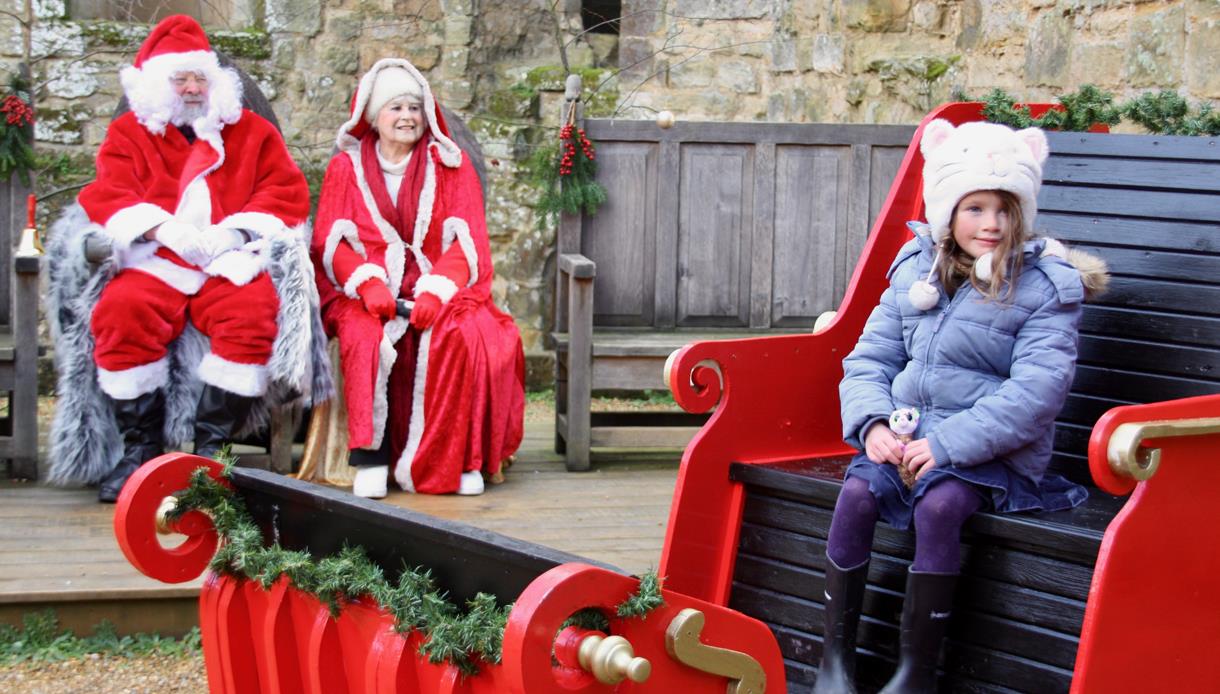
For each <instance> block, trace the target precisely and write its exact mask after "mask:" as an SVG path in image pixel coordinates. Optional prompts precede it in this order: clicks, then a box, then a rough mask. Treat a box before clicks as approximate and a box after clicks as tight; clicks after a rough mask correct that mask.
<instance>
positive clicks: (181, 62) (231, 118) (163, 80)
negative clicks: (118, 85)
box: [119, 51, 242, 137]
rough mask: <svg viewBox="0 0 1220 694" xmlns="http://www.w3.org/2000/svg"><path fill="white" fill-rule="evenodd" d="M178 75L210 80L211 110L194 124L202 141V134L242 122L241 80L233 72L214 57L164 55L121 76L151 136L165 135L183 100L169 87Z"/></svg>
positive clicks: (209, 53) (125, 70)
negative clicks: (177, 107) (177, 106)
mask: <svg viewBox="0 0 1220 694" xmlns="http://www.w3.org/2000/svg"><path fill="white" fill-rule="evenodd" d="M178 72H197V73H202V74H203V75H204V76H206V77H207V78H208V92H207V99H208V110H207V113H206V114H205V115H204V116H203V117H201V118H199V119H196V121H195V123H194V124H192V125H193V126H194V128H195V132H196V134H199V135H200V136H201V137H202V136H203V135H202V133H201V132H200V131H201V130H205V131H208V132H212V131H215V132H219V131H220V129H221V128H222V127H223V126H224V124H232V123H236V122H237V121H238V119H240V118H241V110H242V107H241V94H242V86H241V78H239V77H238V76H237V72H236V71H235V70H233V69H232V68H223V67H221V66H220V61H219V60H218V59H217V58H216V54H215V53H213V52H212V51H187V52H184V53H163V54H161V55H158V56H154V57H152V58H149V59H148V60H145V61H144V64H143V65H142V66H141V67H139V68H137V67H135V66H132V65H129V66H127V67H125V68H123V70H122V72H120V73H119V81H120V82H122V85H123V93H124V94H126V95H127V103H128V105H129V106H130V107H131V111H132V113H134V114H135V116H136V120H138V121H139V122H140V124H141V125H143V126H144V127H145V128H147V129H148V131H149V132H151V133H153V134H155V135H164V134H165V126H166V125H168V124H169V122H170V119H171V118H172V117H173V113H174V108H175V106H176V105H177V103H178V100H179V98H180V97H179V96H178V95H177V94H176V93H175V92H174V89H173V87H172V85H171V84H170V78H171V77H173V76H174V74H175V73H178ZM200 126H202V128H201V127H200Z"/></svg>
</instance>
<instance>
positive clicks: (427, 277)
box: [312, 142, 525, 493]
mask: <svg viewBox="0 0 1220 694" xmlns="http://www.w3.org/2000/svg"><path fill="white" fill-rule="evenodd" d="M421 150H422V151H421ZM411 156H412V157H419V156H427V157H428V159H427V161H426V162H425V164H424V172H423V173H422V174H420V175H424V176H425V180H423V181H413V180H408V179H409V178H410V173H409V172H410V168H409V169H408V176H407V177H406V178H404V180H403V182H402V187H403V189H406V190H411V189H412V185H413V183H414V184H415V185H416V186H417V187H418V188H420V189H421V193H420V197H419V206H418V211H417V214H416V219H415V220H408V221H407V222H403V223H401V228H396V227H394V226H393V225H392V224H390V223H389V222H387V221H386V220H385V218H384V217H382V215H381V214H380V213H379V211H378V210H377V209H376V203H377V201H376V198H375V195H385V193H384V187H382V188H381V189H380V190H378V189H377V187H376V186H374V187H373V188H372V189H371V188H370V186H369V185H368V184H367V182H366V181H365V180H364V176H363V171H362V170H361V166H360V164H359V163H358V162H359V160H360V150H359V147H358V146H355V147H352V148H350V150H349V151H343V152H340V153H339V154H337V155H336V156H335V157H334V158H333V159H331V161H330V165H329V167H328V169H327V172H326V177H325V180H324V181H323V184H322V194H321V199H320V201H319V205H318V212H317V216H316V218H315V225H314V240H313V247H312V251H313V255H314V261H315V263H314V264H315V270H316V275H317V283H318V291H319V295H320V298H321V301H322V314H323V320H324V323H325V326H326V329H327V331H328V333H329V334H331V335H332V336H337V337H338V339H339V346H340V354H341V365H342V371H343V378H344V395H345V396H346V400H347V403H346V404H347V412H348V432H349V445H350V446H351V448H353V449H354V448H377V447H378V446H379V445H380V443H381V441H382V437H383V436H386V435H388V436H389V437H390V454H391V461H393V464H394V468H395V469H394V477H395V479H396V480H397V481H398V482H399V484H400V485H402V486H403V487H404V488H406V489H408V490H412V491H417V492H424V493H447V492H453V491H456V490H457V488H458V481H459V476H460V474H461V473H462V472H464V471H471V470H481V471H483V472H486V473H488V474H491V473H495V472H497V471H498V470H499V469H500V463H501V461H503V460H504V459H505V458H507V457H508V456H510V455H511V454H512V453H514V452H515V451H516V450H517V447H518V446H519V445H520V443H521V436H522V421H523V414H524V405H525V401H524V363H525V362H524V356H523V352H522V347H521V338H520V334H519V333H518V331H517V328H516V325H515V324H514V323H513V320H512V318H511V317H510V316H508V315H506V314H505V313H503V312H502V311H500V310H499V309H498V308H497V307H496V306H495V304H494V303H493V302H492V297H491V284H492V262H491V248H490V244H489V242H488V238H487V228H486V224H485V222H484V216H483V198H482V191H481V188H480V185H479V181H478V177H477V176H476V175H475V172H474V169H473V167H472V166H471V164H470V162H469V160H468V158H466V157H464V156H463V157H461V160H460V164H459V165H458V166H456V167H454V166H451V165H448V164H445V163H443V162H442V161H441V158H442V157H441V154H440V152H439V151H438V145H437V144H436V143H435V142H430V143H429V144H428V145H427V146H426V147H425V146H423V145H420V146H417V147H416V148H415V151H414V152H412V155H411ZM383 202H386V201H385V200H384V199H383ZM421 234H422V238H420V236H421ZM412 245H414V247H415V248H414V250H413V249H412ZM451 249H452V252H451V253H449V254H448V262H447V263H441V264H440V265H438V263H440V261H441V258H442V256H445V255H446V251H447V250H451ZM459 249H460V250H459ZM455 253H456V254H460V255H462V256H465V258H464V260H465V264H466V267H464V268H462V272H461V273H457V274H458V275H459V278H460V279H465V278H461V277H460V275H462V274H465V273H466V272H468V273H469V279H468V280H466V281H462V282H453V281H452V278H446V277H445V276H444V274H443V268H444V267H446V266H449V267H452V266H453V262H452V261H453V258H454V254H455ZM355 256H359V258H358V260H357V262H358V263H360V264H359V266H358V267H352V264H351V263H350V262H349V263H344V262H341V259H342V258H343V257H347V258H352V257H355ZM421 258H422V261H421ZM461 260H462V259H461V258H459V261H461ZM433 270H435V271H436V272H435V273H433V272H432V271H433ZM371 277H377V278H379V279H382V280H384V281H386V283H387V285H388V287H389V289H390V291H391V293H393V294H395V296H396V297H398V298H402V299H412V298H414V292H415V291H417V290H418V291H432V290H433V289H437V288H440V289H439V290H438V291H434V292H433V293H437V294H438V296H440V297H441V299H442V301H444V304H443V306H442V308H441V311H440V313H439V315H438V317H437V319H436V321H435V323H433V325H432V327H431V328H429V329H428V330H425V331H423V332H422V333H418V332H417V331H416V330H415V329H414V328H411V327H409V325H408V324H407V322H406V320H405V319H402V318H396V319H394V320H391V321H389V322H386V323H384V324H383V322H382V321H381V320H380V319H378V318H374V317H373V316H372V315H370V314H369V313H368V312H367V311H366V310H365V308H364V305H363V304H362V302H361V301H360V298H359V295H358V294H357V293H356V291H355V289H356V288H357V287H358V286H359V285H360V284H361V283H363V282H364V281H367V280H368V279H369V278H371ZM421 277H422V280H421ZM446 285H448V286H449V288H450V290H452V289H456V293H452V295H451V296H447V295H448V294H450V292H449V291H445V290H444V287H445V286H446ZM426 287H430V288H432V289H426Z"/></svg>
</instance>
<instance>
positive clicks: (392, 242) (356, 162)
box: [335, 141, 423, 298]
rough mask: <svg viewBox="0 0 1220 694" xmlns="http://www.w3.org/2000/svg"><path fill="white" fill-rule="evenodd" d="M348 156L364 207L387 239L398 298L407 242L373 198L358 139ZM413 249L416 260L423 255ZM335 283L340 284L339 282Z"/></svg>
mask: <svg viewBox="0 0 1220 694" xmlns="http://www.w3.org/2000/svg"><path fill="white" fill-rule="evenodd" d="M347 156H348V158H349V159H351V160H352V168H353V169H354V170H355V173H356V188H358V189H359V190H360V197H361V199H362V200H364V208H365V210H366V211H368V213H369V216H370V217H372V219H373V224H374V225H375V226H376V227H377V231H379V232H381V239H382V240H383V241H385V245H386V249H385V268H386V272H387V273H388V274H389V282H388V284H389V286H390V293H391V294H393V295H394V296H395V298H397V297H398V291H399V288H401V287H402V276H403V273H405V272H406V266H407V255H406V244H405V243H403V240H402V237H400V236H399V235H398V231H397V230H396V229H395V228H394V227H393V226H391V225H390V223H389V222H387V221H386V220H385V218H384V217H382V216H381V212H380V211H378V209H377V203H376V201H374V200H373V191H372V190H371V189H370V188H369V184H368V181H366V180H365V179H364V165H363V164H361V163H360V159H361V157H360V147H359V142H358V141H357V146H356V147H355V148H354V149H351V150H348V152H347ZM411 251H412V253H414V254H415V258H416V260H418V259H419V258H421V257H423V254H422V253H420V252H419V251H418V250H416V249H414V248H412V249H411ZM335 284H338V282H336V283H335Z"/></svg>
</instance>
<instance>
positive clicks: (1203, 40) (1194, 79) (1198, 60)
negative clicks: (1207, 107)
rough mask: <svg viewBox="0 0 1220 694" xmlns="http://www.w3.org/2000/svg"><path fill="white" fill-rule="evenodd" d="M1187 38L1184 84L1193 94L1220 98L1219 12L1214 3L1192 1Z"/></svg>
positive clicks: (1212, 1) (1204, 0)
mask: <svg viewBox="0 0 1220 694" xmlns="http://www.w3.org/2000/svg"><path fill="white" fill-rule="evenodd" d="M1188 7H1189V9H1190V11H1191V13H1192V15H1194V16H1192V17H1191V18H1190V25H1189V26H1190V33H1189V34H1188V35H1187V37H1186V85H1187V87H1188V88H1189V89H1190V91H1191V93H1193V94H1194V95H1196V96H1198V97H1200V98H1204V99H1220V11H1218V9H1217V8H1218V7H1220V6H1218V5H1217V3H1216V2H1215V0H1192V2H1191V3H1190V4H1189V5H1188Z"/></svg>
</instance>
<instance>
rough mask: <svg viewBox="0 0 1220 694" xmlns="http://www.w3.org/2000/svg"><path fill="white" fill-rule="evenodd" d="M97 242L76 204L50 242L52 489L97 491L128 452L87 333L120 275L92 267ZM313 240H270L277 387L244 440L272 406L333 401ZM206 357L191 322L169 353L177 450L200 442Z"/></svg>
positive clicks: (169, 414) (109, 263)
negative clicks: (201, 371) (198, 411)
mask: <svg viewBox="0 0 1220 694" xmlns="http://www.w3.org/2000/svg"><path fill="white" fill-rule="evenodd" d="M93 234H96V235H99V236H102V237H104V236H105V232H103V231H102V230H101V228H100V227H98V226H97V225H96V224H92V223H90V222H89V220H88V218H87V217H86V216H85V212H84V210H83V209H82V208H81V207H80V205H77V204H74V205H72V206H71V207H69V208H68V209H67V210H65V211H64V213H63V215H61V216H60V218H59V219H58V220H57V221H56V222H55V224H54V225H52V227H51V233H50V234H49V236H50V242H49V243H48V248H47V256H48V260H49V268H48V275H49V282H50V288H49V292H48V294H49V295H48V297H47V318H48V320H49V322H50V324H51V334H52V337H53V338H54V340H55V368H56V371H57V373H58V377H59V382H58V386H57V388H56V392H57V394H58V402H57V405H56V409H55V419H54V421H53V422H52V424H51V441H50V444H51V465H50V474H49V476H48V480H49V481H50V482H51V483H52V484H59V485H69V484H95V483H97V482H99V481H101V479H102V478H103V477H105V475H106V473H108V472H109V471H110V470H111V468H113V467H114V465H115V463H117V462H118V461H119V458H120V457H122V454H123V441H122V439H121V437H120V435H119V431H118V427H117V426H116V425H115V422H114V415H113V414H112V410H111V401H110V398H109V396H107V395H106V394H105V393H103V392H102V389H101V386H100V385H98V381H97V367H96V365H95V364H94V362H93V335H92V333H91V332H90V330H89V320H90V317H91V316H92V315H93V307H94V306H95V305H96V304H97V301H98V298H99V297H100V296H101V293H102V288H103V287H105V286H106V283H107V282H109V281H110V279H111V278H112V277H114V275H115V272H116V267H115V262H114V259H113V258H108V259H106V260H105V261H103V262H101V263H100V264H94V263H91V262H90V261H89V260H88V259H87V258H86V257H85V242H86V240H87V239H88V238H89V236H90V235H93ZM309 236H310V232H309V230H308V229H305V230H304V231H303V232H302V233H301V235H300V236H299V237H297V238H287V237H286V238H282V239H274V240H272V242H271V248H270V260H269V263H268V268H267V270H268V272H269V273H270V275H271V280H272V282H273V283H274V284H275V288H276V291H277V292H278V293H279V298H280V308H279V315H278V316H277V319H276V320H277V323H278V334H277V335H276V338H275V346H274V347H273V352H272V355H271V361H270V363H269V364H268V370H269V371H270V377H271V378H270V381H271V385H270V387H269V388H268V390H267V394H266V395H265V396H264V397H263V399H262V400H261V401H260V402H259V403H257V404H256V405H255V407H254V408H253V409H252V410H251V413H250V417H249V419H248V421H247V422H246V423H245V425H244V426H243V427H242V428H241V430H240V431H239V432H238V436H245V435H248V434H253V433H257V432H262V431H265V430H266V429H267V426H268V424H269V422H270V421H271V409H272V408H274V407H278V406H280V405H284V404H288V403H291V402H294V401H300V402H301V403H302V404H303V405H306V406H308V405H311V404H313V403H315V402H322V401H324V400H327V399H329V398H330V397H331V395H332V394H333V393H334V382H333V381H332V380H331V373H330V360H329V359H328V357H327V354H326V335H325V333H324V332H323V330H322V318H321V312H320V310H319V307H318V291H317V287H316V286H315V285H314V277H313V265H312V263H311V262H310V259H309V245H308V244H309ZM207 352H208V339H207V337H205V336H204V335H203V334H201V333H200V332H199V331H198V330H196V329H195V328H194V327H193V326H191V325H190V324H189V323H188V324H187V327H186V330H184V331H183V333H182V335H181V336H180V337H179V338H178V339H177V340H176V341H175V342H174V343H173V344H172V345H171V346H170V383H169V386H168V388H167V390H166V394H165V409H166V413H165V414H166V416H165V441H166V445H167V446H169V447H171V448H173V447H178V446H181V445H182V444H184V443H185V442H187V441H190V440H192V439H193V438H194V426H195V407H196V404H197V403H198V401H199V394H200V392H201V391H202V390H203V383H202V382H201V381H200V380H199V377H198V375H196V367H197V366H198V365H199V362H200V360H201V359H203V356H204V355H205V354H206V353H207Z"/></svg>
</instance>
